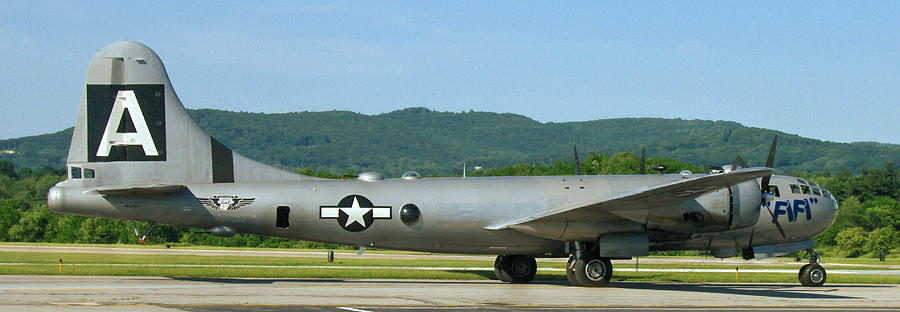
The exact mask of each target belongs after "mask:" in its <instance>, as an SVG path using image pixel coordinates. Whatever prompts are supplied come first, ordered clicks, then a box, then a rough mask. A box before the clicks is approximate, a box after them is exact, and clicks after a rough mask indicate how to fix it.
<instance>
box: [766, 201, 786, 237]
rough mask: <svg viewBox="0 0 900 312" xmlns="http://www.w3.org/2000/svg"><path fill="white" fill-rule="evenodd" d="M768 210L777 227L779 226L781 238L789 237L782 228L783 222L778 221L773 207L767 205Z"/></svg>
mask: <svg viewBox="0 0 900 312" xmlns="http://www.w3.org/2000/svg"><path fill="white" fill-rule="evenodd" d="M766 210H768V211H769V215H771V216H772V220H774V221H772V223H775V227H776V228H778V233H779V234H781V238H783V239H787V235H784V229H783V228H781V223H778V219H777V218H775V212H773V211H772V207H770V206H769V205H766Z"/></svg>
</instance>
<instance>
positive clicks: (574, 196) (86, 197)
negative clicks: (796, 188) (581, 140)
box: [49, 175, 837, 256]
mask: <svg viewBox="0 0 900 312" xmlns="http://www.w3.org/2000/svg"><path fill="white" fill-rule="evenodd" d="M682 178H684V176H681V175H621V176H552V177H483V178H422V179H413V180H406V179H383V180H374V181H362V180H356V179H354V180H312V181H286V182H257V183H209V184H191V185H186V188H185V189H184V190H182V191H179V192H175V193H169V194H127V195H109V194H107V195H101V194H98V193H97V192H92V191H91V190H92V187H86V186H85V185H84V184H85V181H88V180H83V179H69V180H66V181H63V182H61V183H60V184H58V185H57V186H56V187H54V188H53V189H52V190H51V192H50V195H49V202H50V207H51V209H53V210H54V211H57V212H61V213H70V214H78V215H86V216H95V217H107V218H116V219H123V220H143V221H156V222H159V223H162V224H170V225H177V226H187V227H196V228H203V229H209V228H213V227H218V226H227V227H231V228H233V229H235V230H236V231H237V232H240V233H250V234H261V235H268V236H275V237H285V238H293V239H303V240H310V241H318V242H326V243H335V244H342V245H352V246H361V247H376V248H386V249H398V250H413V251H429V252H452V253H475V254H527V255H538V256H565V255H566V250H565V248H564V246H565V244H564V241H566V240H567V239H565V237H564V235H563V234H559V235H557V234H556V233H555V232H553V231H552V230H549V231H547V232H546V233H545V232H540V231H541V230H540V229H538V230H536V231H538V232H537V233H535V232H530V233H529V232H527V231H524V232H523V231H520V230H514V229H504V230H489V229H486V228H488V227H491V226H492V225H496V224H497V223H502V222H506V221H509V220H516V219H521V218H525V217H528V216H532V215H536V214H539V213H542V212H544V211H547V210H549V209H553V208H555V207H561V206H566V205H569V204H572V203H576V202H581V201H584V200H586V199H591V198H603V197H605V196H609V195H612V194H616V193H621V192H625V191H628V190H633V189H639V188H642V187H646V186H652V185H657V184H661V183H667V182H671V181H676V180H678V179H682ZM796 181H797V179H796V178H792V177H786V176H774V177H773V178H772V182H771V183H772V184H773V185H777V186H778V187H779V188H780V189H781V196H780V197H779V198H775V199H774V200H773V201H772V202H770V203H774V202H777V201H784V202H787V203H788V206H791V205H792V204H793V201H795V200H801V201H802V200H805V201H807V202H810V200H809V199H810V198H816V200H815V203H811V204H809V207H808V208H809V210H805V209H801V210H802V211H800V213H799V214H797V216H794V217H792V216H793V215H794V214H795V213H794V212H793V211H791V216H789V215H788V214H787V213H782V214H779V215H776V217H777V218H780V219H778V220H779V221H780V223H781V225H782V227H783V228H784V232H785V234H786V237H782V236H781V234H780V233H779V231H778V230H777V229H776V227H775V225H774V223H773V216H772V215H771V214H770V213H769V210H766V209H765V207H763V209H760V210H759V213H760V215H759V218H758V220H757V222H756V224H755V225H753V226H750V227H743V228H739V229H727V230H723V231H720V232H713V233H677V232H671V231H663V232H660V233H662V234H661V235H657V236H653V238H652V239H651V246H652V247H651V248H652V249H653V250H713V251H715V250H725V251H726V252H725V253H726V255H727V251H728V250H740V249H741V248H747V247H752V246H759V245H767V244H777V243H785V242H794V241H801V240H806V239H809V238H811V237H814V236H815V235H817V234H819V233H821V232H822V231H824V230H825V229H826V228H827V227H828V226H829V225H831V223H832V222H833V220H834V216H835V213H836V209H837V204H836V203H835V202H834V200H833V198H831V197H830V196H824V195H815V194H812V193H810V194H802V193H801V194H792V193H790V189H791V188H790V186H789V184H791V183H792V182H793V183H795V184H796V183H799V182H796ZM823 191H824V190H823ZM223 194H228V195H231V196H238V197H243V198H254V199H255V201H254V202H253V203H252V204H250V205H247V206H246V207H241V208H240V209H237V210H217V209H210V208H209V207H205V206H204V205H202V204H200V202H198V200H197V198H206V197H211V196H217V195H223ZM348 195H361V196H364V197H366V198H368V199H369V200H371V202H372V203H373V204H375V205H377V206H381V207H390V209H391V218H388V219H376V220H374V221H373V222H372V223H371V225H370V226H369V227H368V228H366V229H364V230H362V231H359V232H351V231H346V230H344V229H343V228H342V227H341V224H339V222H338V221H337V220H335V219H323V218H321V216H322V215H321V209H322V207H323V206H334V205H336V204H337V203H338V200H339V199H341V198H343V197H345V196H348ZM406 204H415V205H416V206H418V208H419V209H420V210H421V219H420V222H418V223H417V224H416V225H414V226H410V225H407V224H404V223H403V222H401V220H400V218H399V209H400V208H401V207H402V206H404V205H406ZM673 204H674V203H673ZM279 206H281V207H289V208H290V214H289V221H290V225H289V226H288V227H286V228H279V227H276V208H277V207H279ZM782 206H783V205H782ZM791 207H793V206H791ZM655 208H659V207H650V206H648V207H646V211H647V212H646V214H647V215H648V216H649V217H648V219H651V220H652V219H653V214H654V212H653V211H654V209H655ZM780 209H781V211H786V210H788V209H785V207H780ZM807 214H808V215H810V217H807ZM586 218H588V219H589V220H568V221H566V222H562V224H561V226H562V227H563V228H565V227H567V226H568V227H569V228H568V229H567V230H568V231H570V232H569V233H568V234H567V235H565V236H567V237H577V236H578V234H579V233H572V231H581V232H587V233H586V234H584V236H587V237H591V236H593V237H596V235H602V234H603V233H615V232H628V231H646V230H649V231H653V230H654V228H653V227H654V226H653V224H654V222H649V221H647V220H644V221H643V222H641V220H640V219H635V218H634V217H631V218H630V219H629V218H625V217H622V216H619V215H616V214H613V213H598V214H595V215H591V216H588V217H586ZM585 221H587V223H586V224H587V226H585V225H584V224H585ZM576 225H578V226H576Z"/></svg>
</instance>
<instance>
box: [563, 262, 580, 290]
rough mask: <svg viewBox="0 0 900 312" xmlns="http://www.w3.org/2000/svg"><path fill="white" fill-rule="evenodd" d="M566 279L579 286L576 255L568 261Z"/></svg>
mask: <svg viewBox="0 0 900 312" xmlns="http://www.w3.org/2000/svg"><path fill="white" fill-rule="evenodd" d="M566 280H568V281H569V284H571V285H573V286H578V280H577V279H575V256H572V257H569V261H568V262H566Z"/></svg>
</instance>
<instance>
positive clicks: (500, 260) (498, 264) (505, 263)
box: [494, 255, 512, 283]
mask: <svg viewBox="0 0 900 312" xmlns="http://www.w3.org/2000/svg"><path fill="white" fill-rule="evenodd" d="M508 267H509V259H508V258H507V256H504V255H499V256H497V259H496V260H494V275H496V276H497V279H499V280H500V281H501V282H504V283H510V282H512V278H511V277H510V276H509V274H507V273H506V272H507V271H506V268H508Z"/></svg>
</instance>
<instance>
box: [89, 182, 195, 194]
mask: <svg viewBox="0 0 900 312" xmlns="http://www.w3.org/2000/svg"><path fill="white" fill-rule="evenodd" d="M184 188H185V186H184V185H181V184H155V185H145V186H127V187H108V188H97V189H93V190H90V191H88V192H97V193H100V194H102V195H132V194H171V193H178V192H181V190H183V189H184Z"/></svg>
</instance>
